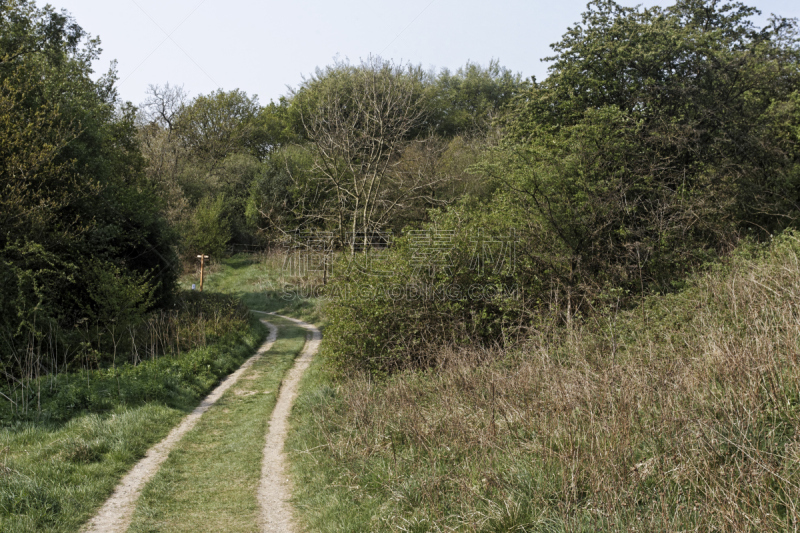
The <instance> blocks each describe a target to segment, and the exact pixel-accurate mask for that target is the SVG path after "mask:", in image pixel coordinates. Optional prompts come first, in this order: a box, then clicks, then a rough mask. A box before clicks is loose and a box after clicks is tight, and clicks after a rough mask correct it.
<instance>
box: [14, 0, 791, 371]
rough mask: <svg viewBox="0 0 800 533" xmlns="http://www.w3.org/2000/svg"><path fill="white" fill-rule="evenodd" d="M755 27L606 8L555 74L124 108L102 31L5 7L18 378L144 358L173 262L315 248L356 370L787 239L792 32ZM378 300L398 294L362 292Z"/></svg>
mask: <svg viewBox="0 0 800 533" xmlns="http://www.w3.org/2000/svg"><path fill="white" fill-rule="evenodd" d="M757 12H758V11H757V10H756V9H755V8H751V7H747V6H744V5H742V4H739V3H721V2H716V1H706V0H681V1H679V2H677V3H676V4H675V5H673V6H670V7H666V8H661V7H653V8H649V9H642V8H626V7H622V6H619V5H617V4H616V3H614V2H611V1H605V0H602V1H595V2H592V3H590V4H589V6H588V11H587V12H586V13H584V15H583V18H582V20H581V22H580V23H577V24H576V25H575V26H573V27H571V28H569V29H568V30H567V32H566V33H565V34H564V36H563V37H562V39H561V40H560V41H559V42H557V43H555V44H554V45H552V48H553V51H554V56H553V57H551V58H548V59H549V60H551V61H552V66H551V67H550V72H549V75H548V77H547V78H546V79H545V80H543V81H537V80H535V79H532V80H526V79H524V78H523V77H522V76H521V75H519V74H515V73H512V72H510V71H509V70H508V69H506V68H503V67H502V66H501V65H500V64H499V62H492V63H490V64H489V65H487V66H480V65H477V64H473V63H467V64H466V65H465V66H464V67H462V68H460V69H458V70H456V71H449V70H442V71H439V72H432V71H426V70H424V69H422V68H421V67H419V66H415V65H411V64H397V63H394V62H392V61H387V60H384V59H381V58H378V57H370V58H368V59H366V60H363V61H360V62H358V63H352V62H349V61H337V62H334V63H333V64H332V65H330V66H327V67H325V68H320V69H318V70H317V71H316V72H315V73H314V74H312V75H310V76H309V77H308V78H306V79H305V80H304V82H303V83H301V84H300V85H299V86H298V87H296V88H295V89H293V90H291V91H290V92H289V93H288V94H287V95H286V96H284V97H282V98H280V99H279V100H278V101H277V102H270V103H269V104H266V105H262V104H261V103H260V102H259V100H258V98H257V97H256V96H250V95H247V94H245V93H244V92H242V91H239V90H233V91H223V90H219V91H216V92H213V93H211V94H208V95H199V96H196V97H193V98H190V97H189V95H188V94H187V93H186V92H185V91H184V90H183V88H181V87H175V86H170V85H163V86H159V85H153V86H151V87H150V89H149V91H148V95H147V97H146V99H145V100H144V102H142V103H141V104H140V105H138V106H137V107H135V106H133V105H131V104H127V103H122V102H120V100H119V98H118V96H117V94H116V91H115V89H114V81H115V73H114V72H113V71H112V72H109V73H108V74H107V75H106V76H104V77H102V78H101V79H100V80H99V81H96V82H95V81H92V79H91V77H90V74H91V73H92V71H91V63H92V61H93V60H94V59H96V57H97V54H98V50H99V48H98V46H99V41H97V40H96V39H92V38H90V37H89V36H88V35H87V34H85V32H84V31H83V30H82V29H81V28H80V26H78V25H77V24H76V22H75V21H74V20H72V19H71V18H70V17H69V16H68V15H66V14H64V13H59V12H57V11H55V10H53V9H52V8H49V7H47V8H43V9H39V8H37V7H35V5H34V4H33V3H32V2H28V1H26V0H14V1H11V2H5V3H3V4H2V8H0V26H2V38H1V39H0V79H1V80H2V93H1V94H0V105H1V106H2V114H1V115H0V140H1V141H2V143H0V151H2V159H0V161H2V162H1V163H0V179H1V180H2V187H3V195H2V198H1V199H0V204H1V205H0V276H2V286H1V287H0V291H2V301H1V302H0V306H1V307H2V309H0V312H1V313H2V316H0V328H1V329H2V350H3V359H2V370H3V372H4V374H5V375H6V377H7V378H8V379H9V380H10V381H11V382H13V381H14V380H19V379H20V378H21V377H22V376H29V377H30V376H33V375H39V374H40V373H41V372H44V373H46V372H49V371H52V370H53V368H54V364H53V363H51V364H49V365H43V364H41V362H39V363H37V364H36V365H33V366H31V364H27V363H23V361H31V360H32V359H31V357H29V356H30V354H34V353H38V352H43V351H44V352H48V353H56V352H58V351H59V350H61V351H62V352H64V353H62V354H61V355H54V356H53V357H52V358H53V360H54V361H55V360H60V361H62V362H63V361H66V363H65V364H64V366H65V367H69V366H70V361H72V362H73V363H74V362H76V361H78V360H79V359H80V357H79V355H78V354H84V359H83V360H84V364H85V365H88V364H89V363H88V362H86V361H88V359H87V358H86V357H85V354H87V353H92V354H94V355H93V356H92V357H93V358H94V360H97V364H98V365H100V364H105V363H111V364H114V363H116V361H117V359H116V357H117V354H118V353H122V352H125V354H126V355H125V357H123V359H124V360H125V358H126V357H127V360H130V358H131V357H133V355H132V354H133V344H135V341H134V340H133V339H134V338H135V334H134V333H133V332H134V330H135V327H134V326H135V325H136V324H141V323H142V320H144V319H145V316H146V315H148V313H151V312H153V311H154V310H159V309H160V310H162V311H163V310H165V309H168V308H170V306H174V305H175V301H174V299H173V298H174V295H175V293H176V291H175V287H176V285H175V280H176V279H177V275H178V274H179V272H180V271H181V268H182V264H185V265H190V264H191V261H193V258H194V257H195V255H196V254H198V253H205V254H208V255H211V256H212V257H220V256H222V255H224V254H225V252H226V249H228V248H229V247H230V246H231V245H249V246H251V247H256V248H266V247H269V246H274V245H275V244H276V243H277V242H279V241H286V240H289V239H291V237H292V236H293V235H294V236H297V235H302V234H304V232H312V233H316V235H317V236H319V238H320V239H322V240H324V244H323V248H324V249H325V250H326V252H330V251H336V252H337V253H338V256H336V257H339V258H340V259H341V258H343V262H344V263H345V266H346V267H347V268H342V266H341V265H340V266H339V267H338V270H335V274H336V275H335V276H334V277H333V279H332V280H331V281H332V283H329V284H328V285H327V286H326V289H325V290H326V291H328V296H329V300H330V301H331V305H330V308H329V311H330V313H329V315H330V317H331V321H332V323H331V326H330V328H329V333H328V338H329V341H328V350H329V353H330V354H331V355H332V356H333V358H334V359H335V360H337V361H339V362H340V363H341V364H342V365H343V368H346V369H350V370H352V369H353V368H361V369H368V370H370V371H373V372H385V371H391V370H392V369H394V368H398V367H402V366H404V365H408V364H412V365H417V364H422V365H424V364H426V362H425V353H427V352H428V347H429V346H431V345H432V344H439V343H442V342H455V343H468V342H485V343H495V342H501V343H502V342H506V341H507V340H509V339H510V338H512V337H514V336H516V335H519V334H520V333H521V332H524V329H525V328H530V327H535V325H536V324H537V321H540V320H545V319H547V320H551V319H553V320H556V321H571V320H573V319H576V318H579V317H581V316H585V315H587V314H590V313H593V312H595V311H596V310H598V309H604V308H608V307H609V306H611V307H614V308H619V307H625V306H630V305H634V304H635V303H636V302H638V301H640V299H641V298H642V297H643V296H644V295H646V294H649V293H654V292H655V293H663V292H668V291H672V290H675V289H676V288H679V287H680V286H681V283H682V280H683V279H684V278H685V276H686V274H687V273H689V272H690V271H692V270H693V269H695V268H697V267H699V266H702V265H704V264H707V263H709V262H712V261H715V260H716V259H717V258H718V257H720V255H721V254H725V253H727V252H728V251H730V250H731V249H732V248H733V247H734V246H735V245H736V243H737V242H739V240H740V239H741V238H743V237H750V238H752V239H756V240H764V239H768V238H769V237H770V236H771V235H773V234H775V233H778V232H780V231H782V230H783V229H785V228H788V227H793V226H795V225H796V220H797V215H798V206H799V205H800V204H799V203H798V201H799V200H800V197H799V196H798V180H799V179H800V171H799V170H798V149H799V145H798V141H800V138H799V137H798V135H799V131H800V130H799V129H798V128H800V92H798V87H799V85H798V78H799V77H800V72H799V71H798V64H800V63H798V60H799V59H800V56H799V54H800V50H799V49H798V39H797V22H796V21H794V20H789V19H784V18H780V17H772V18H770V19H769V22H768V23H767V25H766V26H765V27H764V28H758V27H756V26H755V25H754V23H753V16H754V15H755V14H756V13H757ZM389 232H391V233H392V234H393V235H395V238H394V239H393V240H392V245H391V246H390V248H389V249H388V250H386V251H380V252H378V251H375V250H373V248H375V246H374V245H375V244H376V243H378V244H381V245H382V244H384V243H386V242H387V239H386V237H385V235H387V234H388V233H389ZM332 257H333V256H330V257H329V256H326V257H325V259H324V260H325V261H326V262H327V261H331V260H332ZM181 259H182V260H183V263H182V261H181ZM328 266H329V265H325V268H326V269H327V268H328ZM353 266H355V267H356V268H352V267H353ZM333 267H334V266H333V265H331V268H333ZM326 280H327V278H326ZM370 286H375V287H383V288H387V287H388V288H390V289H391V288H392V287H398V289H397V290H396V291H395V292H392V291H391V290H388V291H387V290H383V291H359V290H354V289H358V288H363V287H370ZM409 288H411V289H413V290H410V291H409ZM421 289H425V290H421ZM410 292H411V293H413V297H407V296H405V295H407V294H408V293H410ZM401 293H402V294H403V295H404V296H403V297H402V298H398V295H399V294H401ZM359 294H363V295H364V296H359ZM476 294H479V295H480V297H476ZM336 295H346V296H336ZM442 295H445V296H444V297H442ZM121 331H127V332H128V337H131V339H130V342H128V341H126V343H127V344H126V345H125V346H122V347H120V345H119V339H120V338H122V337H123V335H122V333H121ZM53 332H58V335H54V334H53ZM54 338H59V339H63V340H62V341H59V342H58V343H56V344H59V343H60V344H59V346H61V347H60V348H58V349H56V350H54V349H53V348H52V346H51V345H52V343H53V341H52V339H54ZM126 350H127V351H126ZM39 361H41V358H39Z"/></svg>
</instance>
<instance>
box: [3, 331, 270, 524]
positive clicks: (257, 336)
mask: <svg viewBox="0 0 800 533" xmlns="http://www.w3.org/2000/svg"><path fill="white" fill-rule="evenodd" d="M265 334H266V328H265V327H264V326H263V325H261V324H260V323H258V321H256V320H253V321H252V326H251V330H250V332H249V333H247V334H245V335H238V336H237V338H236V339H228V340H227V341H226V342H220V343H219V344H217V345H213V346H210V347H207V348H204V349H201V350H193V351H192V352H189V353H188V354H183V355H181V356H180V357H178V358H175V359H172V358H169V360H168V359H166V358H164V359H163V360H157V361H153V362H150V361H148V362H145V363H143V364H141V365H139V366H138V367H136V369H132V370H131V371H130V372H127V373H125V374H123V376H127V378H128V379H136V380H137V381H138V382H137V383H135V384H134V383H131V384H126V383H121V384H117V383H116V380H114V379H108V380H106V381H107V382H108V383H109V389H110V392H109V394H108V395H107V397H108V398H112V399H113V398H115V397H116V395H115V394H113V393H115V392H117V391H116V389H117V387H121V390H123V391H125V390H127V389H131V390H136V391H137V393H138V392H140V390H144V391H148V390H152V391H153V397H156V398H159V399H158V400H157V401H154V402H148V403H144V404H140V405H136V404H135V402H134V404H133V405H129V406H119V407H117V408H115V409H112V410H111V411H105V412H102V413H99V414H98V413H90V414H79V415H76V416H75V417H73V418H72V419H71V420H69V421H67V422H65V423H55V422H48V423H36V422H32V421H29V422H17V423H13V424H12V425H10V426H6V427H3V428H0V531H14V532H24V531H31V532H33V531H36V532H40V531H76V530H77V529H78V528H79V527H80V525H81V524H82V523H83V522H85V521H86V520H88V519H89V518H90V517H91V516H92V515H93V513H94V512H95V510H96V509H97V508H98V507H99V506H100V505H101V504H102V503H103V501H104V500H105V499H106V498H107V497H108V496H109V495H110V494H111V492H112V490H113V489H114V487H115V485H116V484H117V482H118V481H119V479H120V478H121V477H122V475H124V474H125V473H126V472H127V471H128V470H129V469H130V468H131V467H132V466H133V465H134V464H135V463H136V461H138V460H139V459H140V458H141V457H143V456H144V453H145V452H146V451H147V449H148V448H149V447H150V446H152V445H153V444H155V443H156V442H158V441H159V440H161V439H162V438H164V437H165V436H166V435H167V433H169V431H170V429H172V427H173V426H174V425H175V424H176V423H177V422H178V421H180V420H181V418H183V416H185V415H186V414H187V413H188V412H189V411H191V410H192V409H194V407H195V406H196V405H197V402H198V401H199V400H200V399H201V398H202V397H203V396H204V395H205V394H206V393H207V392H209V391H210V390H211V388H212V387H213V386H214V384H215V382H216V381H218V379H219V377H221V376H223V375H225V374H227V373H229V372H231V371H232V370H234V369H236V368H237V367H238V366H239V364H241V362H243V361H244V360H245V359H246V358H247V357H248V356H249V355H250V354H252V352H253V350H254V349H255V347H257V346H258V345H259V343H260V342H261V340H262V339H263V338H264V337H265ZM205 362H208V363H209V364H208V365H206V364H202V367H203V369H204V373H203V374H204V378H203V379H198V377H197V374H195V372H194V371H192V370H187V369H193V368H195V367H196V366H197V365H198V364H200V363H205ZM150 367H153V368H152V369H150ZM206 367H208V368H206ZM212 367H213V368H212ZM148 369H150V370H152V371H149V370H148ZM189 373H191V374H192V375H191V379H188V380H182V376H186V377H189V376H188V375H187V374H189ZM103 375H105V374H103ZM80 379H82V380H83V379H86V378H85V377H82V378H80ZM98 379H99V378H98ZM122 379H123V380H124V379H125V378H124V377H123V378H122ZM184 381H185V383H184ZM103 382H104V381H98V382H97V383H103ZM93 383H95V382H94V381H93ZM112 385H113V386H112ZM127 385H130V387H128V386H127ZM107 392H108V391H107ZM108 398H107V399H108ZM107 403H108V401H104V402H103V405H106V404H107Z"/></svg>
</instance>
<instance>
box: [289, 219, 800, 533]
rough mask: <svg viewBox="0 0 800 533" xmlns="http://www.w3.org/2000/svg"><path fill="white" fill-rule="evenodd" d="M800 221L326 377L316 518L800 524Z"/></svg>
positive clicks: (435, 523) (314, 489) (315, 524)
mask: <svg viewBox="0 0 800 533" xmlns="http://www.w3.org/2000/svg"><path fill="white" fill-rule="evenodd" d="M798 302H800V239H799V238H798V235H797V234H794V233H787V234H785V235H783V236H781V237H779V238H776V239H775V241H774V242H773V243H772V244H771V245H769V246H767V247H756V246H744V247H742V248H741V249H740V250H739V252H738V253H736V254H735V255H734V256H733V257H731V258H729V259H728V260H727V261H726V262H725V263H724V264H722V265H720V266H718V267H716V268H713V269H711V270H710V271H709V272H706V273H703V274H700V275H697V276H695V277H694V278H693V279H692V280H690V282H689V284H688V288H687V289H686V290H684V291H682V292H680V293H677V294H673V295H667V296H655V297H651V298H648V299H646V300H645V301H644V302H643V303H642V305H641V306H639V307H638V308H636V309H633V310H630V311H624V312H617V311H615V310H614V309H613V308H610V309H608V310H607V311H606V312H604V313H597V314H596V315H594V316H593V317H592V318H591V319H583V320H580V319H574V320H572V321H571V322H570V323H569V324H568V325H567V326H563V325H562V326H555V325H550V324H546V323H542V324H540V325H539V327H538V328H537V329H536V330H535V332H534V334H533V335H531V336H530V338H528V339H527V340H526V341H525V342H524V343H522V344H521V345H520V346H518V347H516V348H514V349H510V350H505V351H503V350H499V349H498V350H491V349H481V348H477V347H472V348H466V349H464V348H448V347H444V348H442V349H440V350H439V351H437V352H436V353H435V354H433V355H432V357H433V359H434V361H435V365H434V368H431V369H429V370H426V371H407V372H402V373H399V374H396V375H394V376H392V377H390V378H389V379H388V380H386V381H384V382H379V383H376V382H374V381H372V380H371V379H370V378H369V376H351V377H350V378H347V379H345V380H344V381H334V380H332V379H331V377H330V376H329V375H327V371H326V369H325V367H324V365H321V364H319V363H318V364H317V365H315V367H313V369H312V372H311V373H309V375H308V376H307V377H306V380H305V382H304V385H303V392H302V394H301V396H300V399H299V402H298V404H297V406H296V408H295V411H294V427H295V433H294V434H293V435H292V436H291V439H290V442H289V443H288V444H287V446H288V448H287V449H289V450H291V451H292V455H291V456H292V461H293V473H294V479H295V484H296V496H295V500H296V505H297V507H298V508H299V509H300V510H301V516H302V519H303V520H304V522H305V524H306V525H307V527H308V529H309V530H313V531H487V532H488V531H587V532H589V531H688V530H692V531H732V532H733V531H737V532H738V531H795V530H797V528H798V527H800V524H798V522H799V520H800V510H799V509H798V506H799V504H798V502H800V466H799V465H800V431H799V430H800V356H798V353H799V352H798V350H799V349H800V307H798Z"/></svg>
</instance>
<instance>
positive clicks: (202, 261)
mask: <svg viewBox="0 0 800 533" xmlns="http://www.w3.org/2000/svg"><path fill="white" fill-rule="evenodd" d="M197 257H199V258H200V292H203V271H204V270H205V264H206V259H208V256H207V255H202V254H201V255H198V256H197Z"/></svg>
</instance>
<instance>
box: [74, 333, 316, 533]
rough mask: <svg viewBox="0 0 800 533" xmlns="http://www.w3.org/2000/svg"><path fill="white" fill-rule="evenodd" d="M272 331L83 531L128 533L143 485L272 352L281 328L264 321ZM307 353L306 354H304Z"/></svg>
mask: <svg viewBox="0 0 800 533" xmlns="http://www.w3.org/2000/svg"><path fill="white" fill-rule="evenodd" d="M263 322H264V324H266V325H267V327H269V337H268V338H267V340H266V341H265V342H264V344H262V345H261V347H260V348H259V349H258V351H257V352H256V354H255V355H254V356H252V357H251V358H250V359H248V360H247V361H245V362H244V364H242V366H241V367H239V369H238V370H236V372H234V373H233V374H231V375H229V376H228V377H227V378H225V379H224V380H223V381H222V382H221V383H220V384H219V385H218V386H217V388H216V389H214V390H213V391H212V392H211V394H209V395H208V396H207V397H206V398H205V399H204V400H203V401H202V403H200V405H199V406H198V407H197V409H195V410H194V411H192V413H191V414H189V415H188V416H187V417H186V418H184V419H183V421H182V422H181V423H180V425H179V426H178V427H176V428H175V429H173V430H172V431H170V433H169V435H167V436H166V438H165V439H164V440H162V441H161V442H159V443H158V444H156V445H155V446H153V447H152V448H150V449H149V450H147V453H146V454H145V456H144V458H143V459H142V460H141V461H139V462H138V463H136V466H134V467H133V469H132V470H131V471H130V472H128V474H127V475H126V476H125V477H124V478H122V481H120V482H119V485H117V487H116V489H114V493H113V494H112V495H111V497H110V498H109V499H108V500H106V503H105V504H103V507H101V508H100V511H99V512H98V513H97V515H95V517H94V518H92V520H90V521H89V523H88V524H87V525H86V526H85V527H84V528H83V531H84V532H86V533H117V532H119V533H123V532H124V531H127V530H128V528H129V527H130V525H131V520H132V519H133V511H134V509H135V507H136V500H138V499H139V495H140V494H141V492H142V488H143V487H144V485H145V484H146V483H147V482H148V481H150V479H151V478H152V477H153V476H154V475H155V473H156V472H157V471H158V469H159V467H160V466H161V464H162V463H163V462H164V461H166V460H167V457H168V456H169V452H170V450H171V449H172V447H173V446H175V444H176V443H177V442H178V441H179V440H180V439H181V437H183V435H185V434H186V433H187V432H188V431H190V430H191V429H192V428H193V427H194V426H195V424H197V421H198V420H200V417H201V416H202V415H203V413H205V412H206V411H207V410H208V409H209V407H211V406H212V405H214V403H216V402H217V400H219V399H220V397H221V396H222V395H223V394H224V393H225V391H226V390H228V389H229V388H230V387H231V385H233V384H234V383H236V381H237V380H238V379H239V377H241V375H242V374H243V373H244V372H245V371H246V370H247V369H248V368H250V367H251V366H252V364H253V363H254V362H256V361H257V360H258V359H259V358H261V356H262V355H263V354H264V353H266V352H267V351H269V349H270V348H272V344H273V343H274V342H275V339H277V337H278V328H276V327H275V326H273V325H272V324H270V323H269V322H266V321H263ZM304 353H305V352H304ZM279 402H280V400H279Z"/></svg>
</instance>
